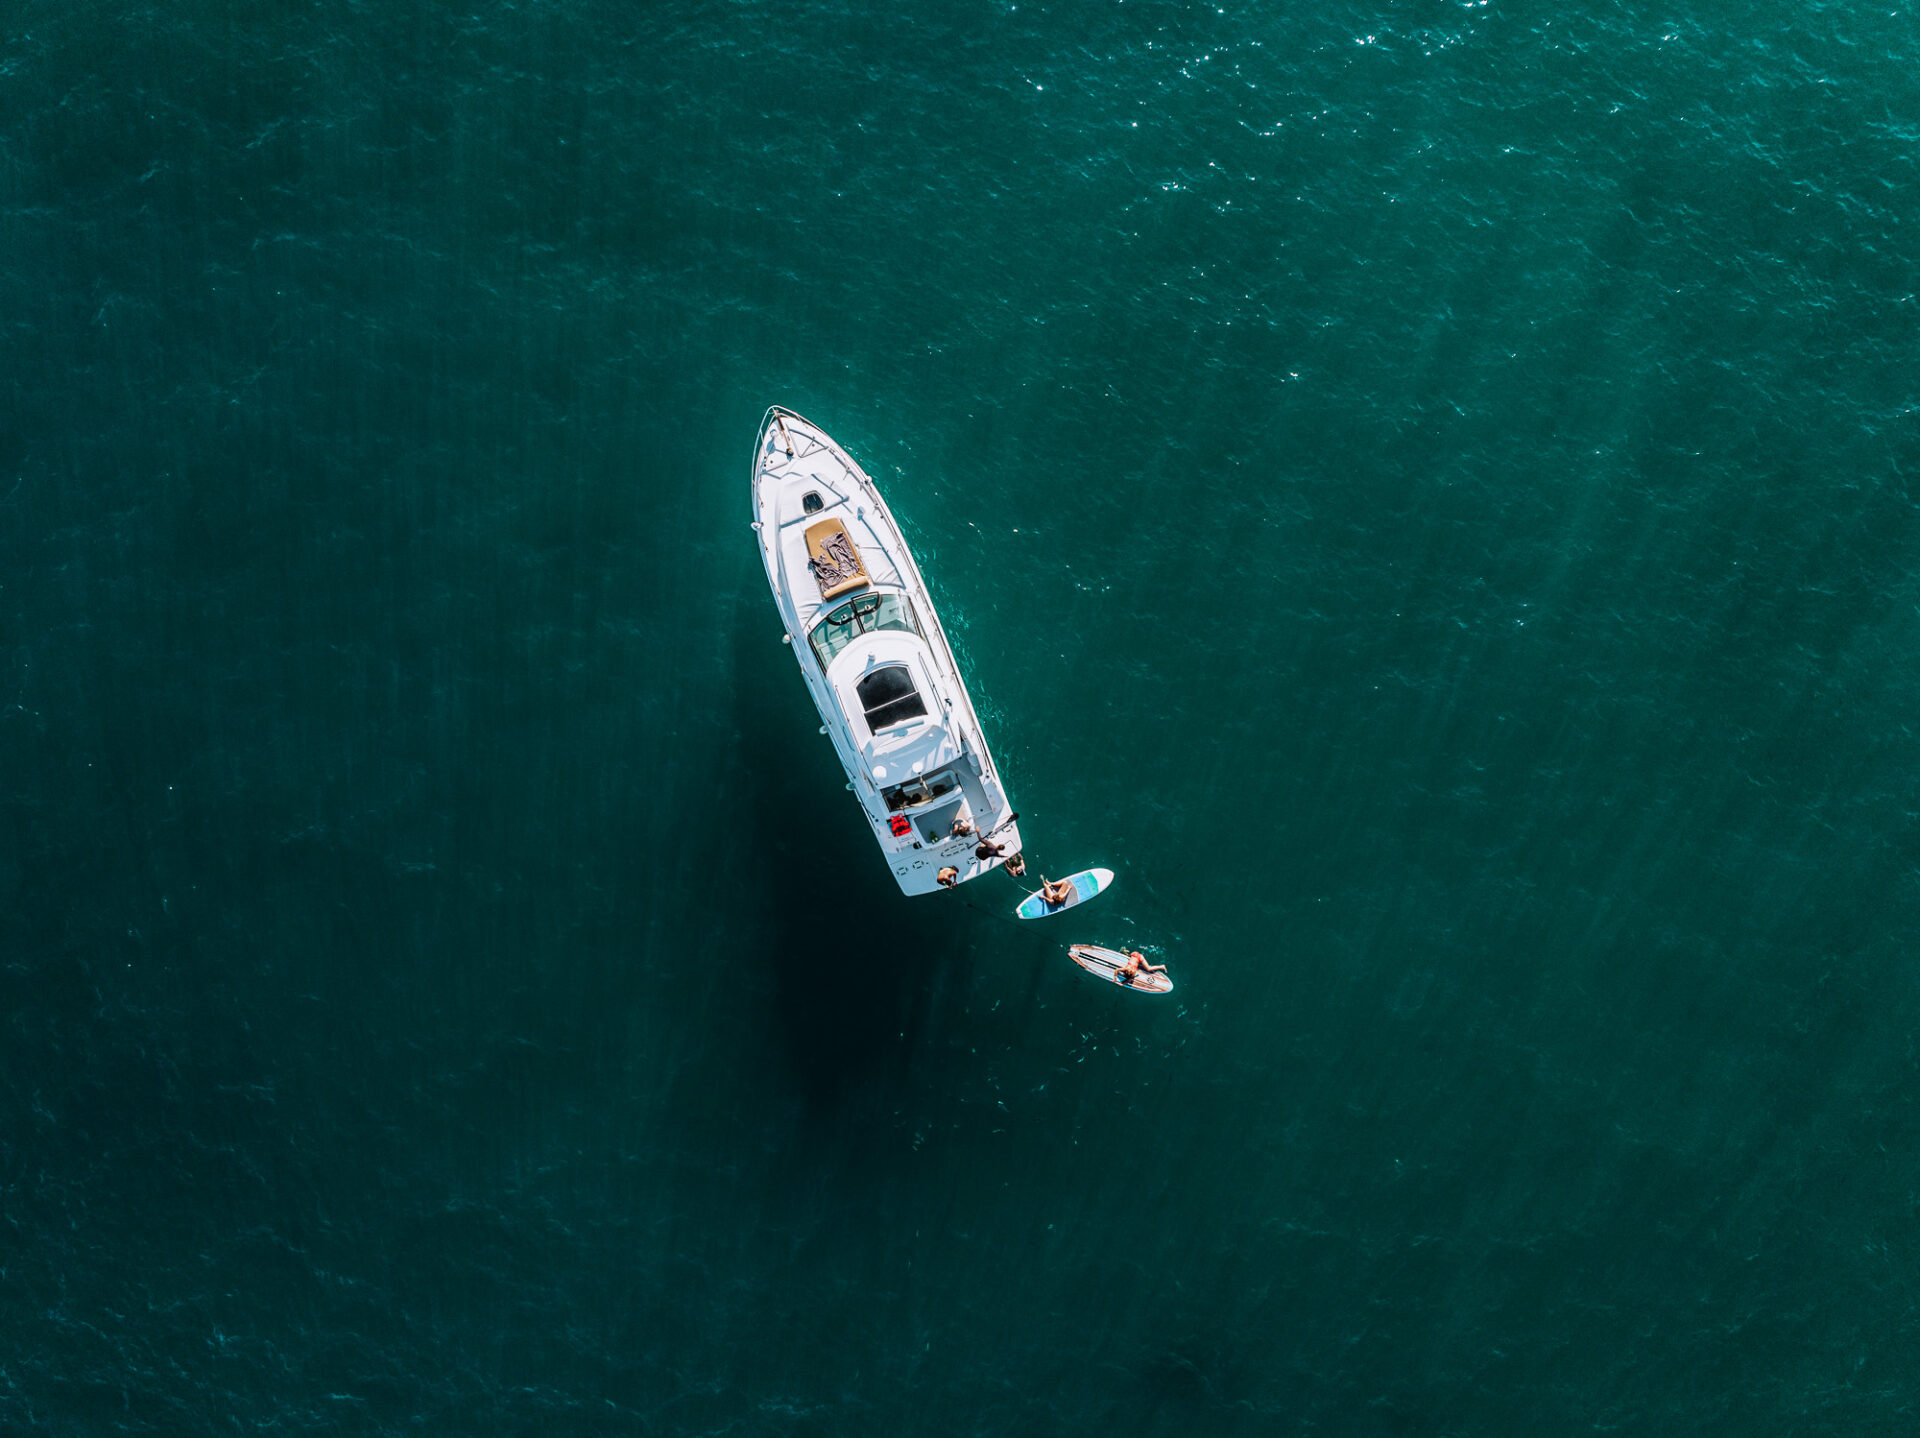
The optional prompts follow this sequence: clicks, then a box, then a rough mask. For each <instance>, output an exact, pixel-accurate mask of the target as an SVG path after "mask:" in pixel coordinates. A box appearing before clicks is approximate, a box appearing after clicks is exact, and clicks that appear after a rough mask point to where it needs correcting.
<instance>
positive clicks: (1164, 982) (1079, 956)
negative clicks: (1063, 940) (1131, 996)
mask: <svg viewBox="0 0 1920 1438" xmlns="http://www.w3.org/2000/svg"><path fill="white" fill-rule="evenodd" d="M1067 952H1068V953H1069V954H1071V955H1073V961H1074V962H1075V963H1076V964H1078V965H1079V966H1080V967H1081V968H1083V969H1085V970H1086V971H1087V972H1088V973H1090V974H1098V975H1099V976H1100V977H1101V978H1103V979H1105V980H1106V981H1107V982H1108V983H1110V984H1118V985H1120V987H1121V988H1123V989H1133V990H1136V991H1137V992H1139V993H1143V994H1170V993H1172V992H1173V979H1172V977H1171V976H1170V975H1167V974H1149V973H1145V972H1141V973H1138V974H1135V975H1134V976H1133V979H1132V981H1131V982H1129V981H1128V980H1126V979H1123V978H1121V977H1120V971H1121V970H1122V969H1124V968H1125V967H1126V966H1127V956H1126V955H1125V954H1123V953H1121V952H1120V950H1118V949H1103V948H1101V947H1099V946H1098V945H1097V944H1074V945H1072V946H1071V947H1069V948H1068V950H1067Z"/></svg>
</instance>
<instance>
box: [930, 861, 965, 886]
mask: <svg viewBox="0 0 1920 1438" xmlns="http://www.w3.org/2000/svg"><path fill="white" fill-rule="evenodd" d="M933 880H934V882H935V883H936V884H938V885H939V886H940V887H941V888H943V889H951V888H952V887H953V886H954V885H956V884H958V883H959V882H960V871H959V870H958V869H956V868H954V867H953V865H951V864H949V865H947V867H946V868H944V869H942V870H941V871H940V872H939V873H937V874H935V875H934V876H933Z"/></svg>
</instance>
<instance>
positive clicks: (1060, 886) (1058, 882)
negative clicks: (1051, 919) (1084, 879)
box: [1040, 874, 1073, 909]
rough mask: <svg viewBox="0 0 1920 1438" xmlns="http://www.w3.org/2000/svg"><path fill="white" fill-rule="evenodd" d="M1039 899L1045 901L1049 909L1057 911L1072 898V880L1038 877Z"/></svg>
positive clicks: (1043, 875)
mask: <svg viewBox="0 0 1920 1438" xmlns="http://www.w3.org/2000/svg"><path fill="white" fill-rule="evenodd" d="M1040 897H1041V898H1042V899H1044V900H1045V901H1046V905H1047V907H1048V908H1049V909H1057V908H1059V907H1060V906H1061V905H1062V904H1064V903H1066V901H1067V900H1068V899H1071V898H1072V897H1073V880H1071V879H1049V878H1048V877H1047V876H1046V875H1045V874H1042V875H1041V876H1040Z"/></svg>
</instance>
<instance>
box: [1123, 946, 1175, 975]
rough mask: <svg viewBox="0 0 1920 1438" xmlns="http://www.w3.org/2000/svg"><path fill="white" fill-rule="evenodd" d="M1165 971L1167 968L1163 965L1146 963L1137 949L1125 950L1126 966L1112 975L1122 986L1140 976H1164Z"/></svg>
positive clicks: (1144, 957) (1143, 956)
mask: <svg viewBox="0 0 1920 1438" xmlns="http://www.w3.org/2000/svg"><path fill="white" fill-rule="evenodd" d="M1166 971H1167V966H1166V965H1165V964H1150V963H1148V962H1147V960H1146V956H1145V955H1144V954H1142V953H1141V952H1140V951H1139V950H1138V949H1129V950H1127V966H1126V967H1125V968H1124V969H1122V970H1120V972H1119V973H1118V974H1116V975H1114V977H1115V978H1117V979H1119V980H1120V982H1121V983H1123V984H1130V983H1132V982H1133V981H1134V980H1135V979H1137V978H1139V977H1140V975H1142V974H1164V973H1165V972H1166Z"/></svg>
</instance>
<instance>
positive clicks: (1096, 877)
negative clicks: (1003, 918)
mask: <svg viewBox="0 0 1920 1438" xmlns="http://www.w3.org/2000/svg"><path fill="white" fill-rule="evenodd" d="M1066 881H1067V882H1068V883H1069V884H1072V885H1073V893H1072V895H1071V896H1069V897H1068V899H1067V901H1066V903H1064V904H1049V903H1048V902H1047V901H1046V900H1045V899H1043V898H1041V897H1040V895H1039V894H1037V893H1034V894H1028V895H1027V896H1026V898H1024V899H1022V900H1021V901H1020V903H1019V905H1018V906H1017V907H1016V908H1015V909H1014V911H1013V914H1014V917H1015V918H1018V919H1044V918H1046V917H1047V915H1049V914H1064V913H1065V912H1066V911H1067V910H1068V909H1071V908H1072V907H1073V906H1074V905H1075V904H1084V903H1085V902H1086V901H1087V900H1088V899H1091V898H1092V897H1093V896H1094V895H1095V894H1097V893H1099V892H1100V891H1101V890H1102V889H1104V888H1106V887H1107V885H1109V884H1111V883H1112V882H1113V870H1111V869H1082V870H1081V871H1080V872H1079V873H1077V874H1069V875H1067V880H1066Z"/></svg>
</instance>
